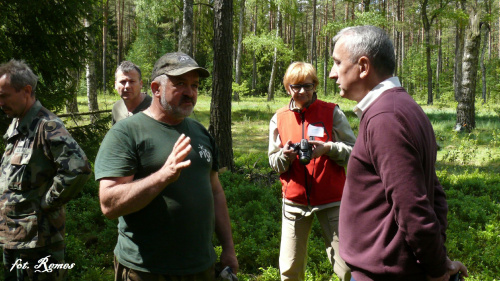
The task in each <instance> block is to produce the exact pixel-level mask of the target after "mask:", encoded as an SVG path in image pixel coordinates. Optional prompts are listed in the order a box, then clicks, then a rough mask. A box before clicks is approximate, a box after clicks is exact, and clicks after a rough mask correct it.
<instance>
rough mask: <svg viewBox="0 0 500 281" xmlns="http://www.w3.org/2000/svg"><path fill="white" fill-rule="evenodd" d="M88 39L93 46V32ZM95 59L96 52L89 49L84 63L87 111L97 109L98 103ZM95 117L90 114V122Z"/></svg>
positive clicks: (87, 22)
mask: <svg viewBox="0 0 500 281" xmlns="http://www.w3.org/2000/svg"><path fill="white" fill-rule="evenodd" d="M84 24H85V27H86V28H88V27H89V26H90V23H89V20H88V19H85V20H84ZM88 40H90V46H95V42H94V41H95V39H94V35H93V34H89V36H88ZM96 61H97V58H96V52H94V51H90V55H89V57H88V58H87V62H86V65H85V69H86V75H85V77H86V80H87V99H88V106H89V111H98V110H99V103H98V101H97V81H96V72H95V71H96V67H95V62H96ZM97 119H99V115H98V114H97V115H90V122H91V123H93V122H95V121H96V120H97Z"/></svg>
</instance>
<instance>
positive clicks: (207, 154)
mask: <svg viewBox="0 0 500 281" xmlns="http://www.w3.org/2000/svg"><path fill="white" fill-rule="evenodd" d="M198 148H199V149H200V152H199V153H200V157H201V158H207V162H209V163H210V160H211V159H212V154H210V151H208V149H206V148H205V147H204V146H203V145H201V144H200V145H198Z"/></svg>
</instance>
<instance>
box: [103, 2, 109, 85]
mask: <svg viewBox="0 0 500 281" xmlns="http://www.w3.org/2000/svg"><path fill="white" fill-rule="evenodd" d="M102 4H103V19H102V93H103V94H106V84H107V77H106V67H107V64H106V57H107V52H108V17H109V0H103V3H102Z"/></svg>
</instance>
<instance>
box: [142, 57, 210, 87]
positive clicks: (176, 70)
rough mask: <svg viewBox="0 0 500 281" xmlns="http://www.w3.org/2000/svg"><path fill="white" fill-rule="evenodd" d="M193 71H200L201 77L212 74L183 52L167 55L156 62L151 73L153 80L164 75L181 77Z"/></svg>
mask: <svg viewBox="0 0 500 281" xmlns="http://www.w3.org/2000/svg"><path fill="white" fill-rule="evenodd" d="M192 70H196V71H198V74H199V75H200V77H208V76H210V72H208V70H206V69H205V68H203V67H200V66H199V65H198V64H197V63H196V62H195V61H194V59H192V58H191V57H190V56H188V55H186V54H184V53H182V52H176V53H166V54H165V55H163V56H162V57H161V58H159V59H158V60H157V61H156V63H155V66H154V67H153V72H152V73H151V80H154V79H155V78H156V77H158V76H160V75H163V74H166V75H169V76H180V75H182V74H184V73H188V72H189V71H192Z"/></svg>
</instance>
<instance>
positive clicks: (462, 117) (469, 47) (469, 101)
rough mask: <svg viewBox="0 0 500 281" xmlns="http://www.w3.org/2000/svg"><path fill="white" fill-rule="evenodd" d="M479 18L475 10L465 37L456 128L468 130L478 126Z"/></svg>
mask: <svg viewBox="0 0 500 281" xmlns="http://www.w3.org/2000/svg"><path fill="white" fill-rule="evenodd" d="M479 18H480V17H479V15H478V14H477V13H475V12H473V13H472V14H471V15H470V25H469V29H468V30H467V34H466V38H465V47H464V57H463V65H462V70H463V76H462V91H461V93H460V97H459V99H458V105H457V126H456V129H457V130H461V129H465V130H466V131H468V132H470V131H472V130H473V129H474V128H476V120H475V105H474V103H475V90H476V81H477V68H478V62H479V45H480V41H481V30H480V23H479Z"/></svg>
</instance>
